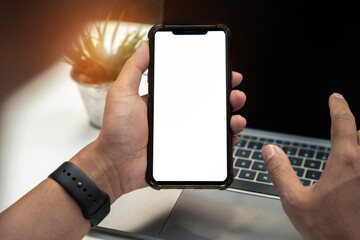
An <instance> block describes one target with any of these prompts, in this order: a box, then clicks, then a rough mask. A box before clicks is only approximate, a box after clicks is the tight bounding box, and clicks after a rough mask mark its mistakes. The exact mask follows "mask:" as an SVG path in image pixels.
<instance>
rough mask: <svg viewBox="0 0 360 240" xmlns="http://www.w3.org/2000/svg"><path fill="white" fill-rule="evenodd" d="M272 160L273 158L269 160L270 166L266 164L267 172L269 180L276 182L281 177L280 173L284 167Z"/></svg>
mask: <svg viewBox="0 0 360 240" xmlns="http://www.w3.org/2000/svg"><path fill="white" fill-rule="evenodd" d="M273 160H275V159H272V160H271V161H269V165H270V166H268V174H269V177H270V179H271V181H272V182H273V183H274V184H276V182H278V181H279V179H280V177H281V173H282V172H283V171H284V170H285V169H284V166H283V165H282V164H280V163H278V162H277V161H273Z"/></svg>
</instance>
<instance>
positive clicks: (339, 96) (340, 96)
mask: <svg viewBox="0 0 360 240" xmlns="http://www.w3.org/2000/svg"><path fill="white" fill-rule="evenodd" d="M333 95H334V97H336V98H342V99H344V97H343V95H341V94H340V93H334V94H333Z"/></svg>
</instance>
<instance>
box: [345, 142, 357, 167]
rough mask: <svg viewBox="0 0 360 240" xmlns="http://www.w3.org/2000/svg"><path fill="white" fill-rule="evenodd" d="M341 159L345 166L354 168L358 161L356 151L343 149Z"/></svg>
mask: <svg viewBox="0 0 360 240" xmlns="http://www.w3.org/2000/svg"><path fill="white" fill-rule="evenodd" d="M341 157H342V158H343V161H344V163H345V164H346V165H350V166H355V163H356V162H357V161H358V159H359V153H358V151H357V149H354V148H350V147H345V148H344V149H343V151H342V152H341Z"/></svg>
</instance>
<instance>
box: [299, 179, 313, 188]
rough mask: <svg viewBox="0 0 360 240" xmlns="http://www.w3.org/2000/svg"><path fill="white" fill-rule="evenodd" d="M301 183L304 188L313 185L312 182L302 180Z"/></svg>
mask: <svg viewBox="0 0 360 240" xmlns="http://www.w3.org/2000/svg"><path fill="white" fill-rule="evenodd" d="M300 182H301V183H302V185H304V186H310V184H311V181H309V180H305V179H300Z"/></svg>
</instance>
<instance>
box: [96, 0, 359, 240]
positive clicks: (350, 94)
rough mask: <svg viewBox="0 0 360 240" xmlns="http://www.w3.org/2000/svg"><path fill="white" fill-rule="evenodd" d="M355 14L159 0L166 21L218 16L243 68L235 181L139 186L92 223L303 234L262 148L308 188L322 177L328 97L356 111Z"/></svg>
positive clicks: (188, 231)
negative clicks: (274, 150)
mask: <svg viewBox="0 0 360 240" xmlns="http://www.w3.org/2000/svg"><path fill="white" fill-rule="evenodd" d="M358 11H359V7H358V6H357V5H355V3H351V4H350V3H343V2H336V3H335V2H334V3H331V2H326V5H324V4H323V3H317V2H311V4H310V3H305V2H302V1H290V2H289V1H285V0H284V1H266V0H262V1H252V0H240V1H236V0H230V1H223V2H221V1H213V0H210V1H209V0H207V1H191V0H172V1H164V8H163V21H164V23H168V24H179V23H182V24H209V23H218V22H221V23H224V24H225V25H227V26H228V27H229V28H230V30H231V33H232V36H231V41H232V46H231V53H232V65H233V69H234V70H237V71H239V72H241V73H243V75H244V81H243V83H242V84H241V85H240V87H239V89H240V90H242V91H244V92H245V93H246V94H247V97H248V98H247V102H246V106H245V107H244V108H243V109H241V110H240V111H239V112H237V113H240V114H241V115H243V116H244V117H245V118H246V119H247V122H248V126H247V128H246V129H245V130H244V131H243V132H242V133H241V134H239V135H238V137H239V138H240V141H239V142H238V143H237V144H236V146H234V148H233V160H234V161H233V164H234V176H235V180H234V183H233V184H232V185H231V187H230V188H229V189H227V190H223V191H219V190H189V189H187V190H178V189H176V190H160V191H156V190H152V189H150V188H145V189H141V190H137V191H135V192H133V193H130V194H127V195H125V196H123V197H121V198H120V199H119V200H118V201H117V202H116V203H114V204H113V206H112V211H111V213H110V215H109V216H108V217H107V218H106V219H104V221H103V222H102V223H100V225H99V227H98V228H97V229H98V230H101V231H105V232H111V233H115V234H122V235H125V236H130V237H135V238H140V239H152V238H155V239H158V238H160V239H301V236H300V235H299V233H298V232H297V231H296V230H295V228H294V227H293V226H292V224H291V223H290V221H289V219H288V218H287V216H286V215H285V213H284V211H283V209H282V207H281V202H280V201H279V198H278V193H277V192H276V190H275V188H274V187H273V184H272V183H271V179H269V176H268V174H267V171H266V166H265V165H264V163H263V161H262V156H261V149H262V148H263V146H265V145H266V144H269V143H271V144H276V145H278V146H279V147H281V148H282V149H283V150H284V151H285V152H286V154H287V155H288V157H289V161H290V163H291V165H292V166H293V169H294V171H295V172H296V174H297V175H298V177H299V181H301V182H302V184H303V185H304V186H309V185H312V184H314V183H315V182H316V181H317V180H318V179H319V178H320V176H321V173H322V172H323V170H324V168H325V167H326V160H327V158H328V156H329V153H330V150H331V144H330V124H331V122H330V117H329V109H328V106H327V103H328V97H329V96H330V94H331V93H333V92H339V93H341V94H343V95H344V97H345V98H346V99H347V100H348V102H349V104H350V108H351V109H352V111H353V113H354V115H355V116H360V105H358V104H356V103H357V102H358V101H359V98H357V96H358V93H357V92H358V91H359V89H360V88H359V87H360V81H359V80H360V72H359V71H358V66H360V58H359V57H358V56H360V39H359V36H358V34H357V32H358V29H360V21H358V17H357V12H358ZM210 114H211V113H210ZM358 119H360V117H358ZM358 121H359V120H358ZM358 126H359V122H358ZM209 141H211V139H209ZM174 154H176V153H175V152H174Z"/></svg>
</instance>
